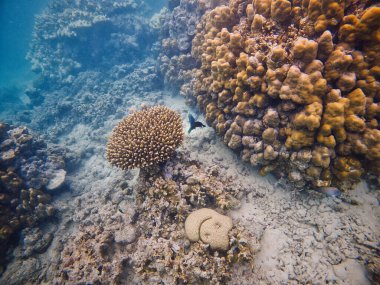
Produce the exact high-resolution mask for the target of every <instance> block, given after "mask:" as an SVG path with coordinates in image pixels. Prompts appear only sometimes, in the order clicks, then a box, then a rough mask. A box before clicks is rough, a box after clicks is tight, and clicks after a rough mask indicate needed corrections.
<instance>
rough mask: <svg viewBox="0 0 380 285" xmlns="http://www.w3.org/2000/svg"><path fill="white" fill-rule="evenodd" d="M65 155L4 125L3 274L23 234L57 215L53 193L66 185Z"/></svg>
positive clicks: (0, 180)
mask: <svg viewBox="0 0 380 285" xmlns="http://www.w3.org/2000/svg"><path fill="white" fill-rule="evenodd" d="M61 155H62V154H61V153H60V152H59V150H58V149H57V150H52V149H48V148H47V146H46V144H45V143H44V142H43V141H41V140H38V139H36V138H35V137H33V136H32V135H31V134H30V133H29V131H28V129H27V128H25V127H12V126H10V125H7V124H4V123H0V257H1V258H0V260H1V261H0V267H1V268H0V273H1V271H2V269H3V268H2V267H3V266H5V265H6V262H7V261H8V255H9V254H10V253H11V252H10V250H11V249H12V247H13V246H14V245H15V244H16V242H15V241H17V240H18V238H17V235H18V234H19V233H20V231H21V230H22V229H24V228H35V227H37V228H38V225H39V223H41V221H43V220H44V219H47V218H49V217H52V216H54V214H55V208H54V207H53V206H52V205H51V195H50V194H51V193H49V192H51V191H53V190H55V189H57V188H58V187H60V186H61V185H62V183H63V182H64V177H65V170H64V167H65V163H64V160H63V158H62V156H61ZM57 177H58V178H57ZM49 186H50V187H49ZM52 186H54V187H52Z"/></svg>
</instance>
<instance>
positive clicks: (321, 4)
mask: <svg viewBox="0 0 380 285" xmlns="http://www.w3.org/2000/svg"><path fill="white" fill-rule="evenodd" d="M371 3H373V2H372V1H355V0H350V1H348V0H346V1H344V0H340V1H335V0H322V1H317V0H303V1H301V0H296V1H288V0H261V1H259V0H253V1H245V0H230V2H229V5H228V6H219V7H217V8H215V9H214V10H212V11H211V12H209V13H207V14H206V15H205V16H204V17H203V19H202V22H201V23H200V24H199V25H198V26H197V33H196V35H195V37H194V40H193V47H192V55H193V56H194V57H195V58H196V59H197V60H198V63H199V65H200V68H199V69H195V70H194V72H193V73H194V74H195V80H193V82H192V90H193V91H192V93H191V94H190V95H191V96H193V98H194V99H196V101H197V103H198V105H199V107H200V108H201V109H202V110H203V111H204V113H205V115H206V119H207V122H208V124H210V125H211V126H213V127H214V128H215V129H216V131H217V132H218V133H220V134H221V135H222V136H224V141H225V143H226V144H227V145H228V146H229V147H230V148H232V149H234V150H236V151H239V152H240V154H241V157H242V159H243V160H245V161H248V162H250V163H251V164H252V165H255V166H259V167H260V173H261V174H263V175H265V174H266V173H268V172H274V173H277V174H278V175H279V176H280V177H284V178H286V179H289V180H290V181H291V182H292V183H293V184H294V185H295V186H296V187H304V186H305V185H306V184H308V185H312V186H313V187H321V186H329V185H335V186H339V187H341V188H343V189H349V188H351V187H352V186H353V185H354V184H355V183H357V182H358V181H359V178H360V177H361V176H362V174H363V173H364V170H368V171H367V172H368V173H370V174H371V175H372V176H371V177H374V178H375V180H377V181H378V182H379V177H380V167H379V160H380V130H379V119H380V105H379V100H380V82H379V80H380V33H379V31H380V30H379V28H380V7H378V6H374V5H372V6H371Z"/></svg>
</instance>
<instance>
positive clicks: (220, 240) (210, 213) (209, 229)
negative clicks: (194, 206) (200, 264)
mask: <svg viewBox="0 0 380 285" xmlns="http://www.w3.org/2000/svg"><path fill="white" fill-rule="evenodd" d="M231 229H232V220H231V218H230V217H227V216H224V215H221V214H219V213H218V212H216V211H214V210H212V209H208V208H202V209H199V210H196V211H194V212H192V213H191V214H190V215H189V216H188V217H187V219H186V221H185V232H186V236H187V238H188V239H189V240H191V241H198V240H202V241H203V242H204V243H207V244H209V245H210V247H211V248H212V249H216V250H218V249H219V250H227V249H228V248H229V238H228V232H229V231H230V230H231Z"/></svg>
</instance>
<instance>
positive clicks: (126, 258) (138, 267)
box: [55, 155, 252, 284]
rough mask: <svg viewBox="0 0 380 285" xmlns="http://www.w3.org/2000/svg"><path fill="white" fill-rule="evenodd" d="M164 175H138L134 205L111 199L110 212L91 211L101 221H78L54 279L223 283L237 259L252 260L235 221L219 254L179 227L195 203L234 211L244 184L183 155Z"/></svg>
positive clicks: (67, 280)
mask: <svg viewBox="0 0 380 285" xmlns="http://www.w3.org/2000/svg"><path fill="white" fill-rule="evenodd" d="M163 173H164V175H163V174H161V173H160V172H158V173H156V174H152V173H148V171H141V172H140V177H139V179H138V182H137V184H136V185H135V187H134V188H135V189H136V191H137V192H136V196H135V198H133V199H134V200H135V201H136V203H135V206H133V207H131V206H130V205H128V206H127V205H124V206H121V204H123V202H120V206H119V207H117V208H119V209H120V211H118V210H117V208H116V210H115V211H114V210H112V209H113V208H114V206H111V205H110V204H109V200H108V202H105V203H103V204H102V206H101V208H107V209H106V210H104V209H99V211H97V213H95V215H96V217H97V218H96V219H97V221H98V222H99V224H98V222H96V225H95V224H93V223H92V222H89V221H86V220H84V219H81V220H80V221H81V223H82V224H83V225H82V226H81V227H80V230H79V233H78V232H76V233H73V235H75V238H74V239H72V238H70V237H68V238H67V240H66V242H65V243H63V244H62V246H63V250H61V260H60V262H57V266H58V275H57V276H56V277H55V281H56V282H58V283H61V282H69V283H81V282H83V281H86V282H92V283H97V282H100V283H103V282H113V283H114V284H125V282H127V283H128V284H129V283H130V284H151V283H157V282H161V283H162V284H189V283H190V284H199V282H206V283H209V284H224V283H223V282H224V281H226V280H228V279H229V278H230V276H231V270H232V265H233V264H234V263H236V262H242V263H244V261H245V262H248V264H250V262H251V260H252V252H251V248H250V246H249V245H248V244H247V239H246V238H245V237H244V232H243V230H242V228H241V226H239V225H238V224H236V225H235V226H234V227H233V229H232V230H231V231H230V232H229V238H228V243H229V249H228V251H226V252H222V251H221V252H219V253H217V252H215V251H213V250H211V248H210V246H209V245H207V244H205V243H203V242H201V241H199V242H195V243H190V242H189V241H188V240H187V239H186V236H185V229H184V227H185V225H184V224H185V219H186V217H187V216H188V215H189V214H190V213H191V212H192V211H194V209H196V208H202V207H213V208H215V207H217V208H219V210H221V208H224V209H231V208H235V207H236V206H237V205H238V202H237V200H236V198H235V197H236V195H238V193H241V191H243V189H242V188H241V187H240V186H239V185H237V184H235V183H234V182H232V181H233V180H232V178H228V177H227V178H226V177H224V176H223V177H222V176H219V169H218V168H217V167H212V168H210V169H207V170H205V169H204V167H202V166H201V165H199V164H198V163H196V162H195V161H190V160H188V159H186V158H185V157H184V156H183V155H180V156H177V157H176V158H174V159H173V160H170V161H169V162H168V163H167V164H166V165H165V169H164V172H163ZM165 177H166V178H165ZM174 177H175V179H174ZM127 197H128V196H125V195H124V196H122V197H121V198H124V199H122V200H125V199H126V198H127ZM127 199H128V198H127ZM124 204H125V201H124ZM218 215H219V214H218ZM91 219H92V218H91ZM83 249H85V250H83ZM190 267H191V270H189V268H190ZM123 282H124V283H123Z"/></svg>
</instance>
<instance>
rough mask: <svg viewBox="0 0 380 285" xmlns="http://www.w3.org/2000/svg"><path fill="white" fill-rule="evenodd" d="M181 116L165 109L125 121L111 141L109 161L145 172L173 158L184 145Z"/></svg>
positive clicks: (114, 133) (116, 128)
mask: <svg viewBox="0 0 380 285" xmlns="http://www.w3.org/2000/svg"><path fill="white" fill-rule="evenodd" d="M183 137H184V134H183V128H182V119H181V116H180V115H179V114H178V113H177V112H175V111H173V110H171V109H169V108H168V107H165V106H155V107H151V108H145V109H143V110H141V111H138V112H135V113H133V114H131V115H129V116H127V117H126V118H124V119H123V120H122V121H121V122H120V123H119V124H118V125H117V126H116V127H115V128H114V130H113V132H112V135H111V136H110V138H109V139H108V144H107V159H108V161H109V162H110V163H111V164H112V165H115V166H117V167H120V168H122V169H132V168H143V167H147V166H151V165H155V164H158V163H160V162H164V161H166V160H168V159H169V158H170V156H171V155H172V154H173V152H174V151H175V149H176V148H177V147H178V146H179V145H180V144H181V143H182V141H183Z"/></svg>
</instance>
